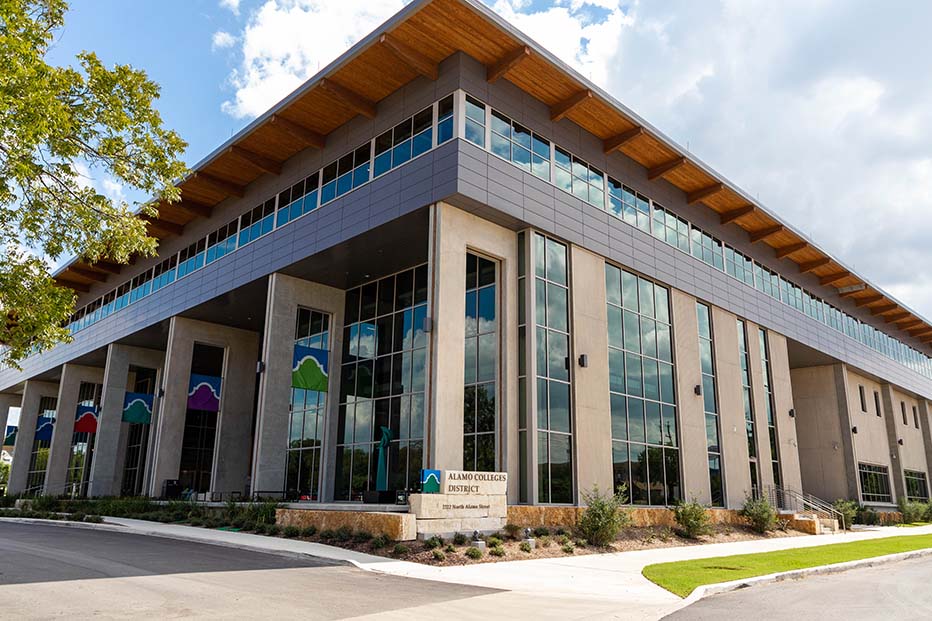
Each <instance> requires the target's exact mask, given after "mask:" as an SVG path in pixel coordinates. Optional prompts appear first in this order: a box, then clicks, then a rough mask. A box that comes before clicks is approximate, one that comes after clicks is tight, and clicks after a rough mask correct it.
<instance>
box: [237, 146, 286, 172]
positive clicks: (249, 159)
mask: <svg viewBox="0 0 932 621" xmlns="http://www.w3.org/2000/svg"><path fill="white" fill-rule="evenodd" d="M227 153H230V154H232V155H233V156H235V157H236V158H237V159H239V160H241V161H243V162H246V163H247V164H250V165H252V166H255V167H256V168H258V169H259V170H261V171H262V172H267V173H269V174H270V175H276V176H278V175H280V174H282V165H281V162H276V161H275V160H273V159H272V158H270V157H266V156H264V155H260V154H258V153H256V152H255V151H250V150H249V149H246V148H245V147H240V146H238V145H233V146H231V147H230V148H229V149H227Z"/></svg>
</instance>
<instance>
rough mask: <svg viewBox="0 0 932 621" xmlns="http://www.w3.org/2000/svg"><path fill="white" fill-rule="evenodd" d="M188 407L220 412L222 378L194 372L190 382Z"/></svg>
mask: <svg viewBox="0 0 932 621" xmlns="http://www.w3.org/2000/svg"><path fill="white" fill-rule="evenodd" d="M188 409H189V410H203V411H205V412H219V411H220V378H219V377H214V376H213V375H198V374H197V373H192V374H191V383H190V384H188Z"/></svg>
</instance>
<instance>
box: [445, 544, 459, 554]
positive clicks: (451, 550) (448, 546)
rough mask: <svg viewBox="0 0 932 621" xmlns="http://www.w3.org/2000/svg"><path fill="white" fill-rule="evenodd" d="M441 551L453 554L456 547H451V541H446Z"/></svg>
mask: <svg viewBox="0 0 932 621" xmlns="http://www.w3.org/2000/svg"><path fill="white" fill-rule="evenodd" d="M443 551H444V552H446V553H447V554H453V553H454V552H456V548H454V547H453V544H452V543H448V544H447V546H446V547H445V548H444V549H443Z"/></svg>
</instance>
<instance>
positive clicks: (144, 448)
mask: <svg viewBox="0 0 932 621" xmlns="http://www.w3.org/2000/svg"><path fill="white" fill-rule="evenodd" d="M129 370H130V373H131V374H132V377H133V379H134V381H133V383H132V387H131V388H132V390H130V391H129V392H133V393H138V394H142V395H154V394H155V392H156V385H155V384H156V378H157V375H158V372H157V371H156V370H155V369H150V368H147V367H137V366H131V367H130V369H129ZM151 424H152V421H151V419H150V420H149V422H146V423H143V422H139V423H131V422H127V423H126V426H127V433H126V436H127V441H126V456H125V458H124V460H123V480H122V483H121V486H120V491H121V493H122V494H123V495H124V496H137V495H139V494H142V492H143V485H144V479H145V470H146V458H147V453H148V448H149V434H150V431H151Z"/></svg>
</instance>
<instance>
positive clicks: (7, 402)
mask: <svg viewBox="0 0 932 621" xmlns="http://www.w3.org/2000/svg"><path fill="white" fill-rule="evenodd" d="M22 402H23V395H14V394H12V393H0V436H3V438H5V437H6V426H7V421H8V420H9V416H10V408H18V407H19V406H20V405H21V404H22ZM3 438H0V448H2V445H3Z"/></svg>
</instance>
